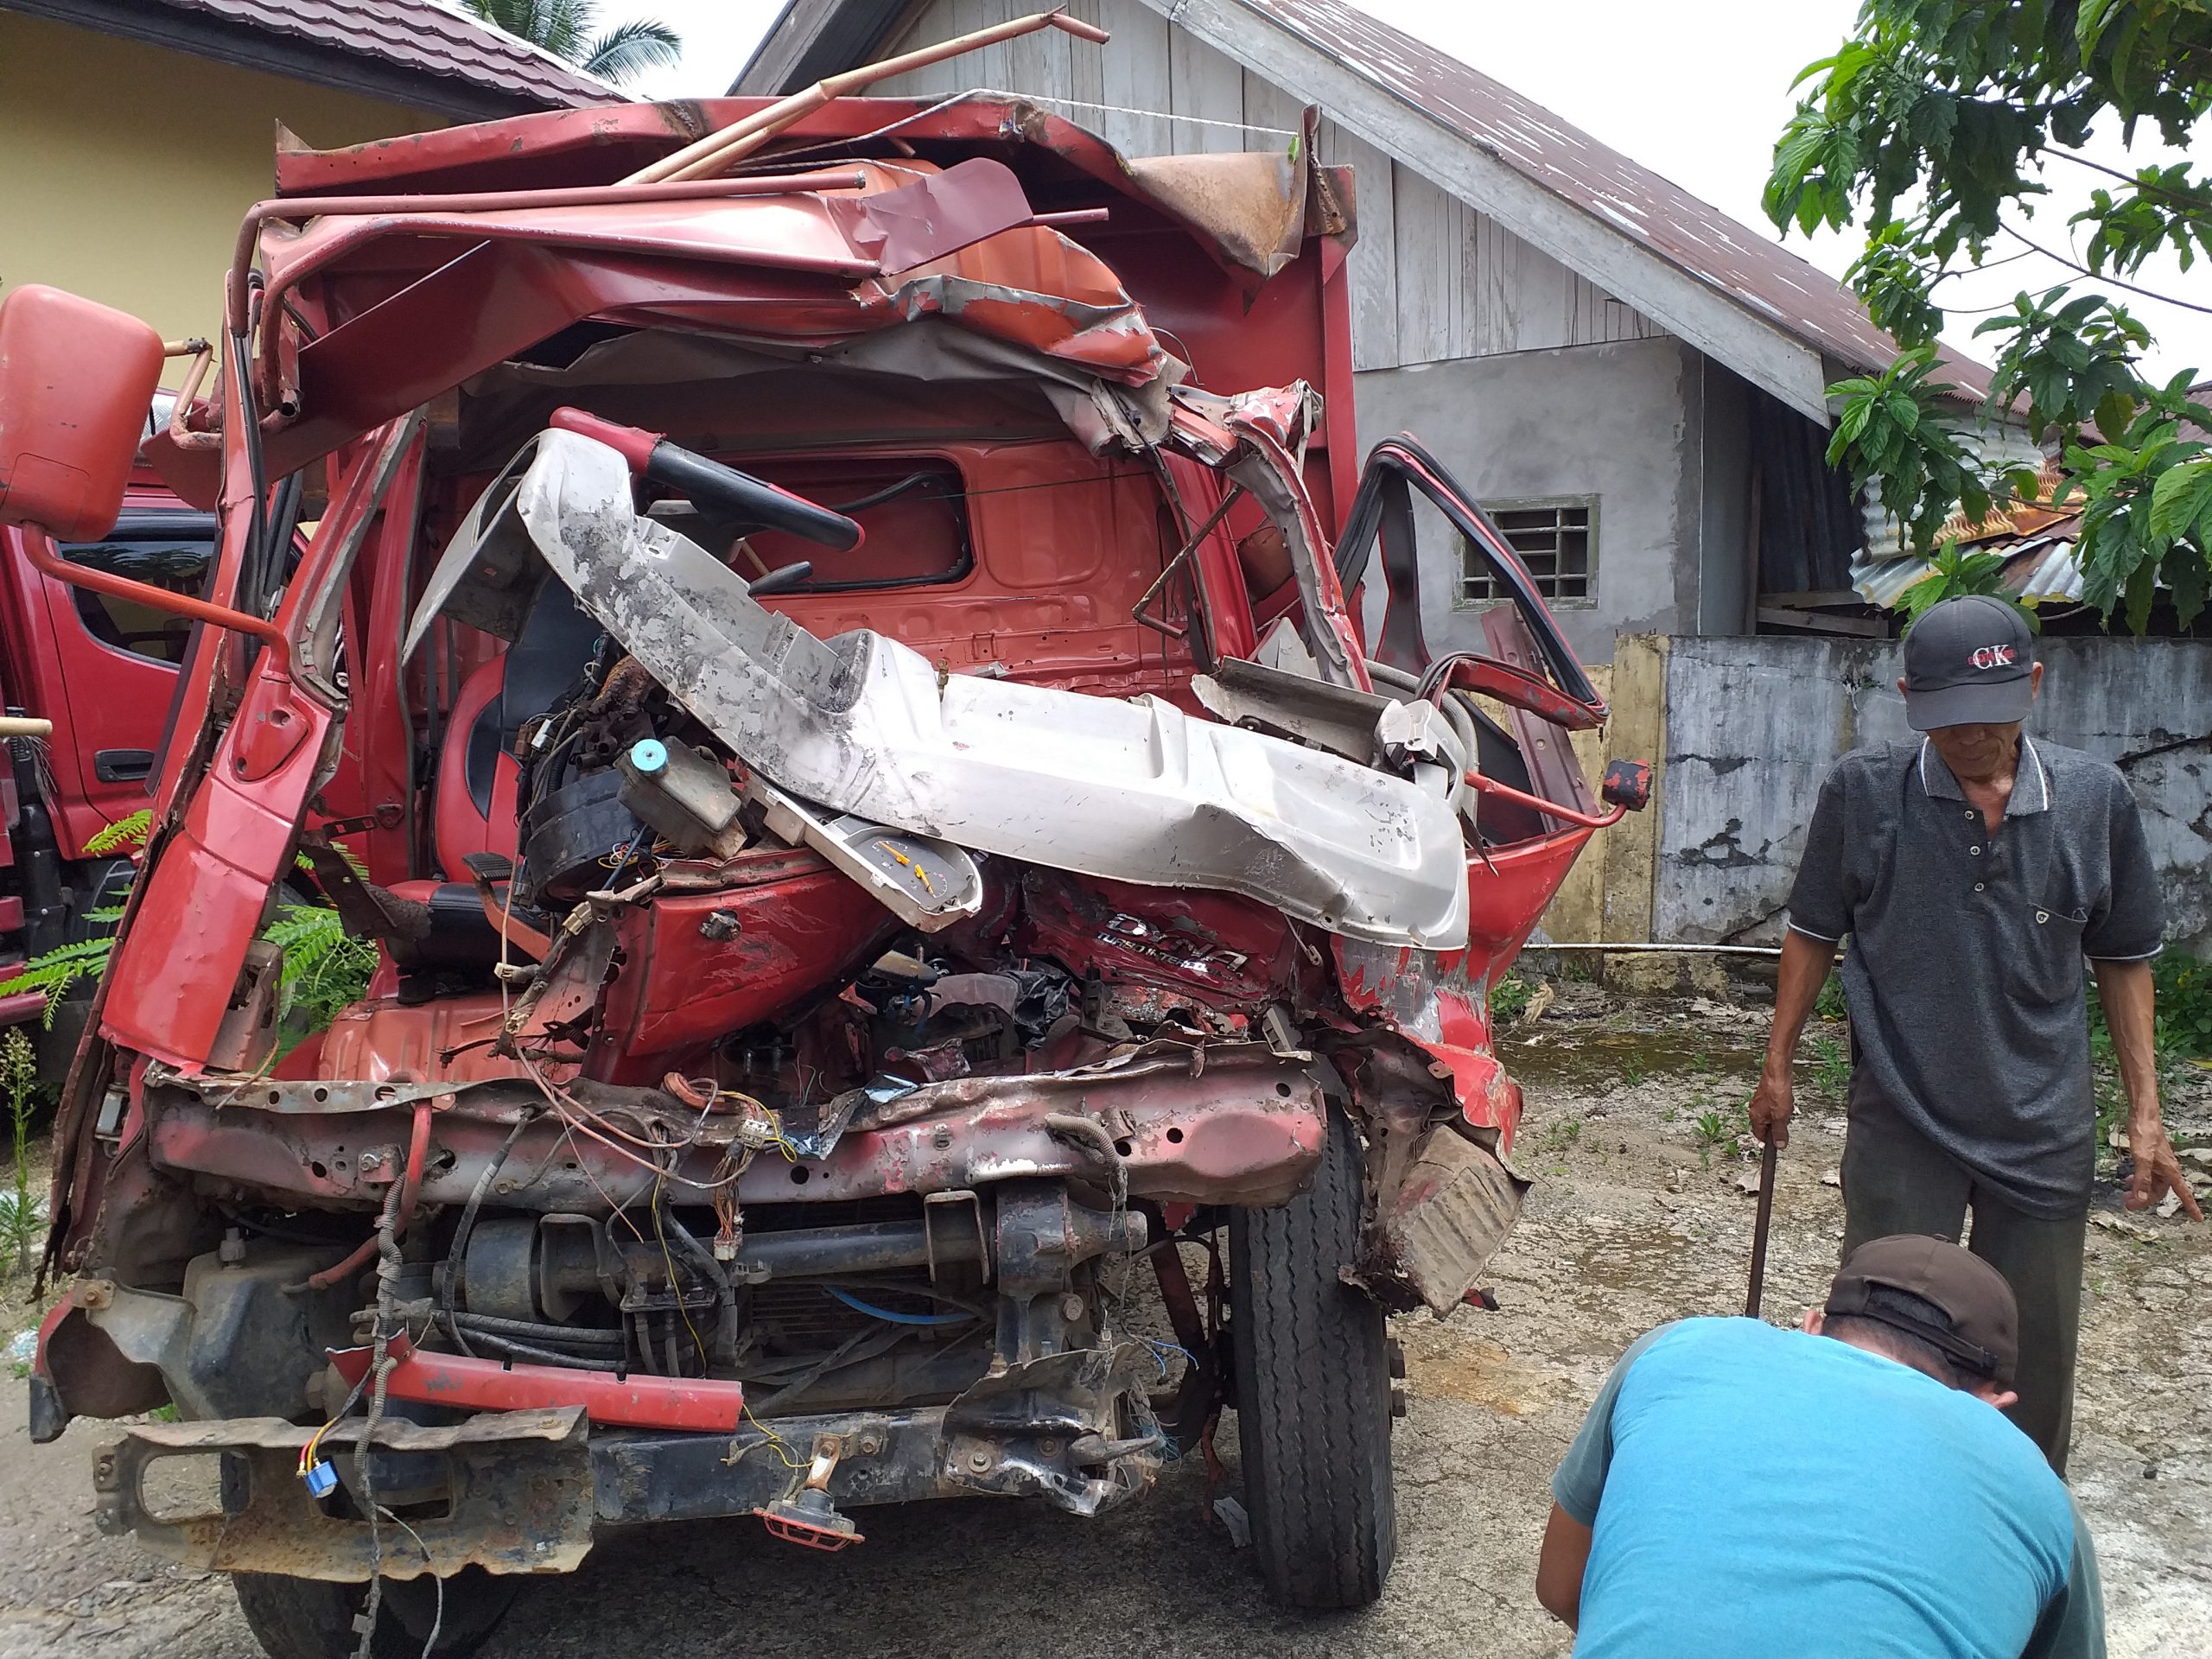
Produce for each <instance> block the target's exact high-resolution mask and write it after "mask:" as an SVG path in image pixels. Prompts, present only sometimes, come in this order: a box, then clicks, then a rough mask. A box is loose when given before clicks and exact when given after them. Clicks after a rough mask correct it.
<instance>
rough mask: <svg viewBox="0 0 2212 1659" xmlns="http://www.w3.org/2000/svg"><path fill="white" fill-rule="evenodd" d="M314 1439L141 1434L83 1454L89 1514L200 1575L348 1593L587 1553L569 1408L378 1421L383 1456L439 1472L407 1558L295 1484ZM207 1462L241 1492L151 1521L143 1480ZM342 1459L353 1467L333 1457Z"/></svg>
mask: <svg viewBox="0 0 2212 1659" xmlns="http://www.w3.org/2000/svg"><path fill="white" fill-rule="evenodd" d="M364 1427H365V1424H364V1422H363V1420H360V1419H353V1420H351V1421H347V1422H346V1423H341V1424H335V1425H333V1426H332V1427H330V1428H329V1429H328V1431H327V1433H325V1435H324V1438H323V1444H324V1445H326V1446H330V1445H351V1444H358V1442H359V1440H360V1438H361V1435H362V1433H363V1430H364ZM315 1433H316V1431H315V1429H314V1428H312V1427H306V1426H303V1425H300V1424H296V1423H289V1422H286V1421H283V1419H282V1418H274V1417H246V1418H229V1419H217V1420H214V1421H206V1422H194V1423H141V1424H136V1425H134V1426H133V1427H131V1428H130V1431H129V1432H128V1433H126V1434H125V1435H124V1438H123V1439H122V1440H118V1441H116V1442H113V1443H112V1444H110V1445H107V1446H102V1447H100V1448H99V1451H98V1452H96V1453H95V1454H94V1457H93V1460H92V1484H93V1489H94V1492H95V1494H96V1498H95V1508H94V1510H93V1517H94V1521H95V1523H96V1524H97V1525H98V1526H99V1529H100V1531H101V1532H103V1533H105V1534H107V1535H110V1536H117V1535H123V1534H132V1535H136V1537H137V1541H138V1543H139V1545H140V1546H141V1547H142V1548H145V1549H147V1550H149V1551H151V1552H152V1553H153V1554H156V1555H160V1556H162V1557H165V1558H166V1559H168V1560H172V1561H175V1562H177V1563H179V1564H180V1565H181V1566H185V1567H195V1568H198V1569H200V1570H201V1571H211V1570H212V1571H218V1572H228V1573H283V1574H285V1575H287V1576H289V1577H292V1578H302V1579H316V1580H323V1581H325V1582H328V1583H339V1584H349V1583H350V1584H359V1583H364V1582H365V1581H366V1580H369V1579H371V1578H373V1577H375V1576H376V1575H378V1573H383V1574H384V1575H385V1576H386V1577H389V1578H394V1579H410V1578H414V1577H416V1576H417V1575H419V1574H423V1573H428V1574H431V1575H434V1576H435V1577H439V1578H445V1577H449V1576H450V1575H452V1574H453V1573H458V1572H460V1571H461V1570H462V1569H463V1568H464V1567H481V1568H483V1569H484V1570H485V1571H486V1572H490V1573H569V1572H574V1571H575V1568H576V1567H579V1566H581V1565H582V1561H583V1559H584V1557H585V1556H586V1555H587V1554H589V1553H590V1550H591V1546H592V1514H593V1508H594V1501H593V1500H594V1483H593V1469H592V1459H591V1446H590V1441H589V1438H588V1425H587V1423H586V1421H585V1420H584V1416H583V1414H582V1412H581V1411H574V1410H571V1411H534V1412H512V1413H493V1414H488V1415H484V1416H478V1417H472V1418H470V1419H468V1420H467V1421H465V1422H460V1423H454V1424H450V1425H447V1426H444V1427H424V1426H423V1425H420V1424H416V1423H410V1422H404V1421H400V1420H398V1419H397V1418H396V1417H387V1418H385V1419H384V1420H383V1421H382V1422H380V1423H379V1424H378V1426H377V1427H376V1429H375V1431H374V1437H373V1440H372V1444H373V1445H374V1446H376V1447H377V1448H378V1450H379V1451H380V1452H388V1453H391V1454H394V1455H402V1454H406V1455H424V1456H428V1457H430V1458H434V1459H438V1460H439V1461H440V1462H442V1465H443V1473H444V1481H445V1488H446V1496H447V1497H448V1507H447V1510H446V1512H445V1513H444V1514H442V1515H427V1514H423V1513H419V1512H418V1513H417V1514H416V1516H414V1518H413V1519H412V1520H411V1521H410V1523H409V1534H408V1535H409V1538H410V1544H411V1545H413V1546H418V1547H410V1548H403V1549H394V1548H392V1547H391V1534H389V1533H386V1534H385V1535H383V1536H382V1537H381V1538H379V1537H378V1535H376V1533H375V1531H374V1530H373V1529H372V1528H371V1526H370V1525H369V1523H368V1522H365V1521H360V1520H356V1519H353V1518H352V1517H351V1516H343V1515H336V1514H332V1513H330V1512H329V1511H328V1510H326V1509H325V1508H324V1507H323V1505H322V1503H321V1502H320V1501H319V1500H318V1499H316V1498H315V1497H313V1496H312V1495H311V1494H310V1493H309V1492H308V1489H307V1487H306V1485H305V1484H303V1483H302V1481H301V1480H300V1479H299V1478H297V1465H298V1459H299V1455H300V1450H301V1448H302V1446H305V1445H306V1444H307V1442H308V1439H309V1437H310V1436H312V1435H314V1434H315ZM211 1453H213V1454H218V1455H219V1456H220V1457H221V1458H222V1459H223V1460H224V1462H225V1464H226V1465H237V1466H238V1470H239V1472H240V1473H242V1474H243V1475H244V1476H245V1479H244V1480H243V1481H242V1482H237V1483H232V1481H230V1480H228V1479H227V1478H226V1482H225V1486H224V1491H223V1493H222V1495H221V1497H220V1498H219V1499H218V1498H216V1497H215V1495H213V1494H212V1493H211V1494H208V1495H207V1499H208V1500H209V1501H207V1508H206V1510H203V1512H200V1513H197V1514H191V1513H182V1514H180V1513H176V1512H175V1511H174V1510H167V1508H166V1505H165V1510H164V1512H161V1513H156V1511H155V1510H154V1509H153V1507H152V1505H151V1504H149V1501H148V1498H147V1494H146V1491H145V1484H146V1474H147V1471H148V1470H149V1468H150V1467H151V1466H153V1465H157V1464H160V1463H162V1462H164V1461H168V1460H170V1459H179V1458H185V1457H193V1456H201V1457H204V1456H206V1455H207V1454H211ZM346 1461H347V1462H349V1463H350V1462H351V1461H352V1460H351V1459H346Z"/></svg>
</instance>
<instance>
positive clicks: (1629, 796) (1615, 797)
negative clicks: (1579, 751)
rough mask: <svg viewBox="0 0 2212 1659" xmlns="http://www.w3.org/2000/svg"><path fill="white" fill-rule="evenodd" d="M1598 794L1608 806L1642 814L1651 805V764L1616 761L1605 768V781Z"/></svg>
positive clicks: (1647, 761)
mask: <svg viewBox="0 0 2212 1659" xmlns="http://www.w3.org/2000/svg"><path fill="white" fill-rule="evenodd" d="M1598 793H1599V795H1600V796H1601V797H1602V798H1604V800H1605V804H1606V805H1608V806H1623V807H1626V808H1627V809H1628V810H1630V811H1631V812H1641V811H1643V809H1644V808H1645V807H1647V806H1649V805H1650V804H1651V763H1650V762H1649V760H1616V761H1614V762H1613V763H1612V764H1611V766H1607V767H1606V768H1605V781H1604V782H1603V783H1601V784H1599V786H1598Z"/></svg>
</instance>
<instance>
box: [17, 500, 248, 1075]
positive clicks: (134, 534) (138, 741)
mask: <svg viewBox="0 0 2212 1659" xmlns="http://www.w3.org/2000/svg"><path fill="white" fill-rule="evenodd" d="M216 532H217V526H216V520H215V515H214V514H213V513H212V512H197V511H195V510H194V509H193V508H190V507H188V506H187V505H185V504H184V503H183V502H181V501H180V500H179V499H177V498H176V497H175V495H174V494H172V493H170V492H169V491H168V488H167V487H166V486H163V485H162V482H161V480H159V479H158V478H157V477H156V476H155V475H154V474H153V473H152V472H151V471H150V470H148V469H146V468H144V467H140V468H138V469H137V470H136V471H134V473H133V474H132V476H131V479H130V486H129V488H128V490H127V491H126V493H125V494H124V501H123V511H122V514H121V516H120V517H119V518H118V519H117V520H116V524H115V528H114V529H113V530H112V531H110V532H109V533H108V534H107V535H105V536H102V537H99V538H98V539H96V540H91V541H84V542H65V543H52V542H51V540H50V538H49V537H48V536H47V535H46V533H45V532H44V531H41V530H38V529H35V528H33V527H29V526H23V527H17V526H13V525H9V526H4V527H0V707H4V709H5V710H6V712H7V713H8V714H9V715H27V716H29V717H31V718H32V719H43V720H46V721H49V722H51V724H52V727H53V731H52V733H51V734H50V735H48V736H46V737H11V738H9V739H8V740H7V753H8V764H7V765H6V766H5V767H4V768H0V829H4V834H0V983H5V982H7V981H9V980H10V979H13V978H14V977H16V975H17V974H19V973H20V972H21V970H22V965H23V964H24V963H26V962H29V961H30V960H33V959H35V958H36V957H41V956H43V955H44V954H45V953H47V952H48V951H50V950H54V949H55V948H56V947H57V946H60V945H66V944H75V943H77V942H78V941H79V940H84V939H89V938H97V937H99V935H100V934H102V933H105V932H106V931H109V930H110V928H111V924H109V923H106V922H102V921H98V920H94V919H92V912H94V911H96V910H99V909H101V908H102V907H105V906H115V905H118V904H120V903H121V902H122V896H123V893H124V889H125V888H127V887H128V886H129V885H130V871H131V861H130V857H129V856H128V849H127V848H124V849H111V850H107V851H104V852H95V851H92V850H91V848H92V846H93V845H98V844H99V837H100V836H101V833H102V832H103V831H105V830H108V829H111V826H113V825H115V824H117V823H120V822H122V821H123V820H124V819H126V818H128V817H130V815H131V814H132V813H134V812H139V811H142V810H144V809H145V808H146V807H147V806H148V805H149V800H150V797H149V792H148V791H149V785H150V783H151V779H152V775H153V772H154V766H155V759H156V753H158V751H159V750H160V748H161V747H162V740H163V736H164V731H165V727H166V724H167V721H168V712H169V705H170V702H171V701H172V699H173V697H174V696H175V690H176V677H177V670H178V668H179V666H180V665H181V664H182V663H183V661H184V658H185V654H186V652H187V651H188V649H189V648H190V645H191V640H192V629H193V625H192V623H191V622H190V621H189V620H188V619H186V618H184V617H181V616H178V615H176V614H175V613H171V612H167V611H161V610H156V609H154V608H152V607H149V606H146V605H143V604H141V603H138V602H137V601H135V600H132V599H129V598H124V597H119V596H118V595H114V594H103V593H95V592H93V591H92V589H90V588H78V587H72V586H70V585H68V584H67V583H64V582H60V581H58V580H57V579H55V578H54V577H53V576H51V575H47V574H46V573H45V572H44V571H42V570H41V569H39V568H38V567H37V566H36V565H35V564H34V563H32V562H31V559H30V557H29V545H30V544H31V543H33V542H36V543H39V544H40V545H41V548H43V547H47V546H51V547H52V548H53V550H54V553H56V554H57V555H58V556H59V557H60V559H61V560H62V561H63V562H65V563H69V564H73V565H77V566H79V567H81V568H84V569H92V570H103V571H107V572H110V573H111V574H113V575H120V576H127V577H130V578H131V579H132V580H134V581H139V582H148V583H150V584H151V585H153V586H155V587H157V588H162V589H165V590H166V591H168V592H171V593H179V594H197V593H198V592H199V591H200V588H201V586H202V585H203V584H204V582H206V580H207V566H208V563H209V561H210V560H211V559H212V558H213V556H214V551H215V544H216ZM91 992H92V981H91V979H90V978H87V979H86V980H83V981H80V982H79V984H78V985H77V986H76V987H74V988H73V990H72V992H71V993H70V994H69V995H66V996H65V997H64V998H63V1000H62V1001H61V1002H60V1004H59V1006H57V1007H56V1008H55V1010H54V1020H53V1021H52V1023H51V1026H50V1027H48V1025H47V1024H46V1023H45V1022H44V1021H43V1020H42V1018H41V1016H42V1015H43V1014H45V1012H46V1006H47V995H46V993H45V992H44V991H42V990H38V989H31V990H24V991H18V992H15V993H13V994H11V995H6V996H4V997H0V1026H7V1025H16V1024H21V1023H25V1022H29V1024H30V1025H31V1026H32V1027H33V1028H34V1030H35V1033H36V1035H35V1039H34V1040H35V1046H36V1048H37V1050H38V1055H39V1070H40V1071H41V1075H43V1076H45V1077H48V1078H50V1079H52V1080H53V1081H54V1082H56V1083H59V1082H60V1078H61V1075H62V1073H63V1072H64V1071H67V1069H68V1064H69V1058H70V1057H71V1056H72V1055H73V1053H74V1052H76V1047H77V1039H78V1038H79V1036H80V1035H81V1034H82V1033H83V1029H84V1022H85V1014H86V1010H87V1009H88V1008H89V1007H90V1006H91Z"/></svg>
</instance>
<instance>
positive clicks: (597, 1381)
mask: <svg viewBox="0 0 2212 1659" xmlns="http://www.w3.org/2000/svg"><path fill="white" fill-rule="evenodd" d="M385 1353H387V1354H388V1355H390V1356H391V1358H392V1360H393V1361H394V1363H393V1365H392V1368H391V1376H390V1377H389V1378H388V1380H387V1382H386V1383H385V1392H386V1393H387V1394H389V1395H391V1397H392V1398H394V1399H397V1400H415V1401H419V1402H423V1404H426V1405H438V1406H455V1407H460V1408H466V1409H472V1410H478V1411H518V1410H521V1411H538V1410H543V1409H546V1408H563V1407H574V1408H580V1409H581V1410H582V1412H583V1413H584V1414H585V1415H586V1416H587V1417H588V1418H589V1419H590V1420H591V1421H593V1422H594V1423H609V1424H619V1425H622V1426H626V1427H632V1428H681V1429H690V1430H694V1431H696V1432H699V1433H717V1434H728V1433H734V1432H735V1431H736V1428H737V1426H738V1424H739V1423H740V1422H741V1421H742V1420H743V1416H744V1411H745V1385H744V1384H743V1383H728V1382H718V1381H715V1380H714V1379H712V1378H708V1377H688V1376H687V1377H678V1376H645V1375H644V1374H642V1373H632V1375H630V1376H626V1377H625V1376H619V1375H616V1374H613V1373H609V1372H605V1371H582V1370H566V1369H564V1368H563V1367H561V1366H557V1365H509V1364H502V1363H500V1362H499V1361H498V1360H493V1359H473V1358H470V1357H467V1355H462V1354H430V1353H424V1352H423V1351H421V1350H420V1349H418V1348H416V1346H415V1344H413V1343H412V1342H411V1341H410V1340H409V1339H408V1338H407V1337H406V1336H405V1335H404V1334H403V1335H400V1336H397V1337H394V1338H391V1340H390V1341H389V1342H387V1343H386V1344H385ZM374 1359H375V1350H373V1349H371V1348H339V1349H333V1350H332V1351H331V1353H330V1363H331V1364H332V1366H333V1367H334V1368H335V1369H336V1370H337V1372H338V1374H339V1375H340V1376H342V1377H344V1378H345V1379H346V1384H347V1386H348V1387H351V1386H353V1384H355V1383H359V1382H360V1381H361V1379H362V1378H363V1377H365V1376H367V1375H368V1374H369V1367H370V1365H371V1364H372V1363H373V1361H374Z"/></svg>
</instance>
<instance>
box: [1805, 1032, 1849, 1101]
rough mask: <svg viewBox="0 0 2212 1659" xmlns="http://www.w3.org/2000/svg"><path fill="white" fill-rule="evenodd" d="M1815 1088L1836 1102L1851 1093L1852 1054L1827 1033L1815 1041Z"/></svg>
mask: <svg viewBox="0 0 2212 1659" xmlns="http://www.w3.org/2000/svg"><path fill="white" fill-rule="evenodd" d="M1813 1086H1814V1087H1815V1089H1818V1090H1820V1091H1821V1093H1822V1094H1824V1095H1826V1096H1827V1097H1828V1098H1829V1099H1831V1100H1836V1101H1840V1100H1842V1099H1843V1098H1844V1097H1845V1096H1847V1095H1848V1094H1849V1093H1850V1091H1851V1055H1850V1052H1849V1051H1848V1050H1847V1049H1846V1048H1845V1047H1844V1046H1843V1045H1842V1044H1841V1043H1840V1042H1838V1041H1837V1040H1836V1039H1834V1038H1833V1037H1831V1036H1829V1035H1827V1033H1825V1032H1823V1033H1818V1034H1816V1035H1815V1037H1814V1039H1813Z"/></svg>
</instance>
